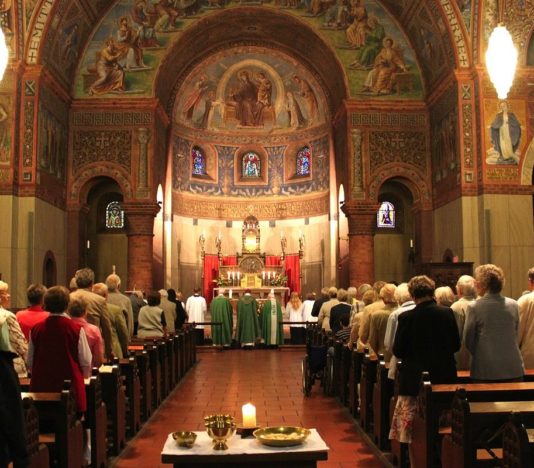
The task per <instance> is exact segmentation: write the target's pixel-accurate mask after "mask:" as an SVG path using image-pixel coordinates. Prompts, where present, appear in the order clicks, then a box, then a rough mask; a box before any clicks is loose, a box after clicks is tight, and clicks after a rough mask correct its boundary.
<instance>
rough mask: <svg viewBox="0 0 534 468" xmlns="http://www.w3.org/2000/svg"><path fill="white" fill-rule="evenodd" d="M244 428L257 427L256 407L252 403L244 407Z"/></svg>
mask: <svg viewBox="0 0 534 468" xmlns="http://www.w3.org/2000/svg"><path fill="white" fill-rule="evenodd" d="M242 411H243V427H247V428H250V427H256V407H255V406H254V405H253V404H252V403H247V404H246V405H243V407H242Z"/></svg>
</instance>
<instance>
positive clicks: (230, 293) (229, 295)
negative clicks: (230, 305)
mask: <svg viewBox="0 0 534 468" xmlns="http://www.w3.org/2000/svg"><path fill="white" fill-rule="evenodd" d="M228 298H229V299H232V290H231V289H230V291H228Z"/></svg>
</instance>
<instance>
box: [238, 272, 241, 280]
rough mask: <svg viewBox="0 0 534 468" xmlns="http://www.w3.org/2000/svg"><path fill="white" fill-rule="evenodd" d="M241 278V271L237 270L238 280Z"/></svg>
mask: <svg viewBox="0 0 534 468" xmlns="http://www.w3.org/2000/svg"><path fill="white" fill-rule="evenodd" d="M240 278H241V272H240V271H238V272H237V281H239V279H240Z"/></svg>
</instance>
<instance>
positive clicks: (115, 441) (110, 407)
mask: <svg viewBox="0 0 534 468" xmlns="http://www.w3.org/2000/svg"><path fill="white" fill-rule="evenodd" d="M99 371H100V378H101V380H102V398H103V400H104V402H105V403H106V409H107V413H108V450H109V453H110V454H112V455H118V454H119V453H120V451H121V450H122V449H123V448H124V446H125V444H126V395H125V392H124V387H123V385H122V377H121V374H120V369H119V366H118V365H116V364H115V365H112V366H102V367H101V368H100V369H99Z"/></svg>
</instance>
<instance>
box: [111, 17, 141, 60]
mask: <svg viewBox="0 0 534 468" xmlns="http://www.w3.org/2000/svg"><path fill="white" fill-rule="evenodd" d="M116 48H117V51H118V52H119V57H118V60H119V62H120V64H121V65H122V66H123V67H124V68H125V69H126V70H129V69H131V68H146V65H145V64H144V62H143V49H141V44H140V36H139V31H138V30H136V29H134V28H133V27H132V25H131V24H130V20H129V19H128V17H127V16H122V17H121V18H120V19H119V30H118V31H117V43H116Z"/></svg>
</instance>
